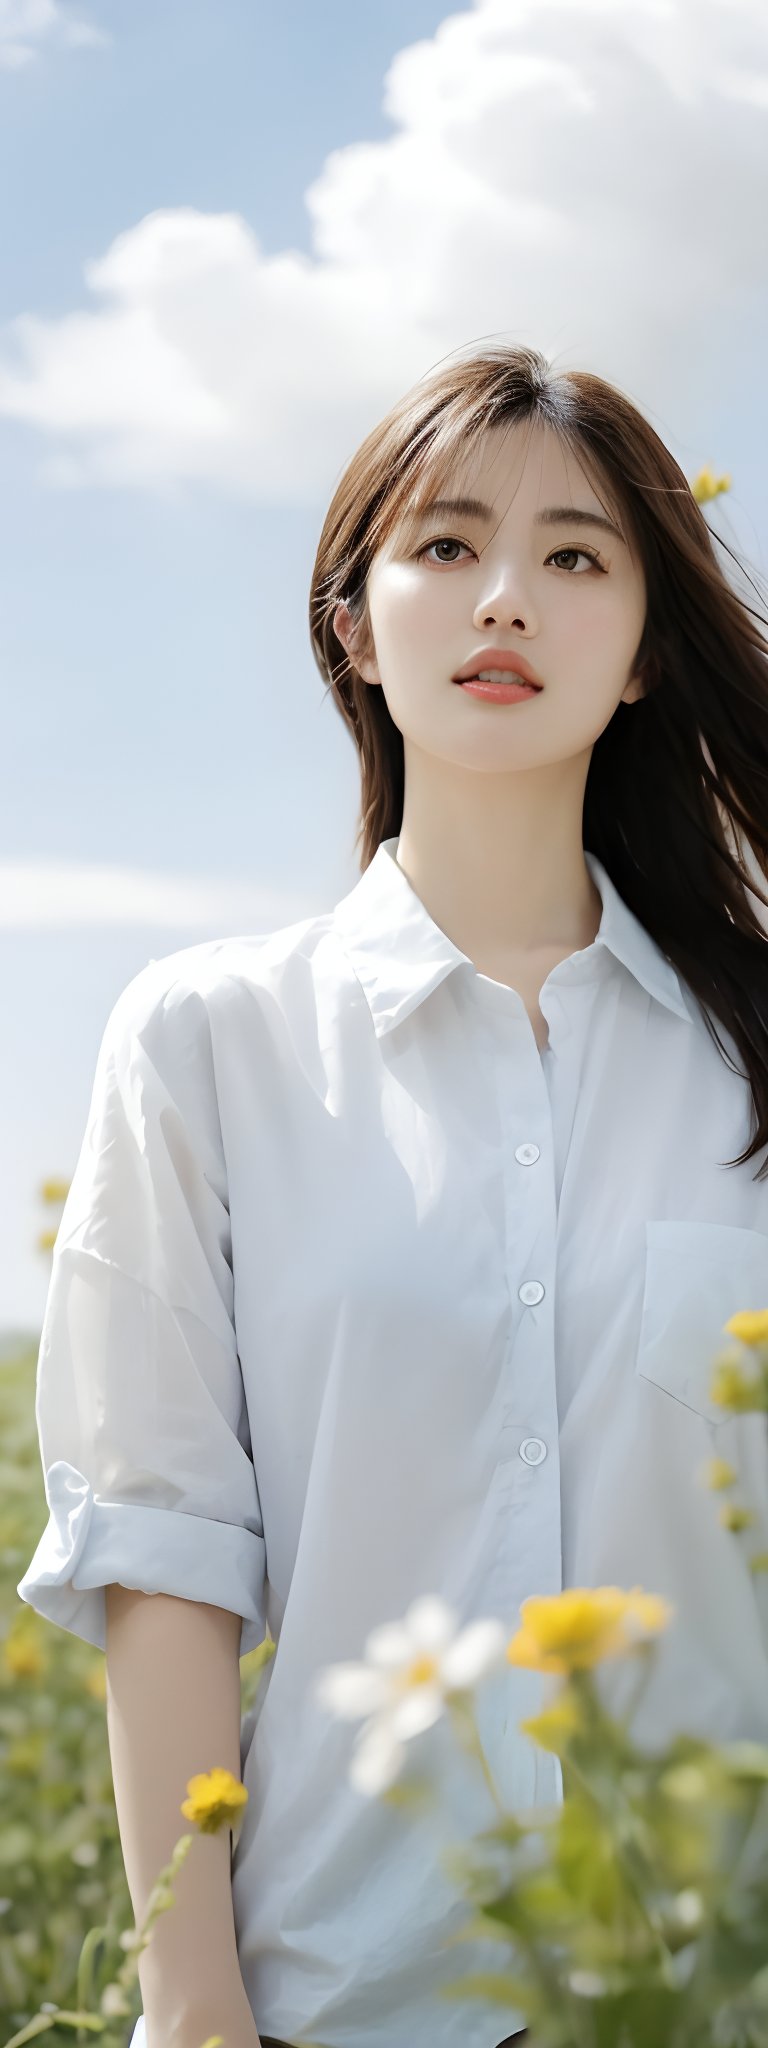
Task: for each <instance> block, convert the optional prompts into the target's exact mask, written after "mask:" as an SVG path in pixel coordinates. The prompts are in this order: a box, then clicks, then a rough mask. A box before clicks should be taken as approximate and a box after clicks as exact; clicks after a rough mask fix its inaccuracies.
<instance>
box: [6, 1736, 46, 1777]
mask: <svg viewBox="0 0 768 2048" xmlns="http://www.w3.org/2000/svg"><path fill="white" fill-rule="evenodd" d="M44 1743H45V1737H44V1735H43V1734H42V1733H41V1732H36V1733H35V1734H33V1735H22V1736H20V1737H19V1740H18V1742H11V1743H10V1744H9V1747H8V1754H7V1756H6V1764H7V1766H8V1769H9V1771H11V1772H12V1773H13V1776H14V1777H16V1778H36V1777H38V1775H39V1772H40V1762H41V1758H42V1753H43V1748H44Z"/></svg>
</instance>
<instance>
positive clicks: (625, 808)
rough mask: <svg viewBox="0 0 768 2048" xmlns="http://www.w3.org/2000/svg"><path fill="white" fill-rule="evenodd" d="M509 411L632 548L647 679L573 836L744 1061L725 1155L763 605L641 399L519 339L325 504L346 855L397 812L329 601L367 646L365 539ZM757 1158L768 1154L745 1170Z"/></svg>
mask: <svg viewBox="0 0 768 2048" xmlns="http://www.w3.org/2000/svg"><path fill="white" fill-rule="evenodd" d="M515 421H527V422H531V423H532V424H535V423H538V422H542V423H544V424H546V425H547V426H549V427H551V428H553V429H554V431H555V432H556V433H557V434H558V436H559V438H560V441H561V444H564V445H565V446H567V447H568V448H570V449H572V450H574V451H575V453H576V456H577V460H578V461H579V462H580V465H581V467H582V469H583V470H584V473H585V474H587V475H588V476H589V478H590V481H591V482H592V484H593V486H594V488H595V490H596V492H597V494H598V497H600V498H601V502H602V503H603V505H604V507H605V509H606V510H607V511H608V512H609V515H610V516H612V517H614V518H615V519H616V520H617V523H618V524H619V526H620V527H621V528H622V530H623V531H624V532H625V534H626V533H627V531H628V537H630V538H631V544H632V545H636V546H637V548H638V549H639V552H640V556H641V559H642V563H643V567H644V571H645V579H646V593H647V612H646V621H645V627H644V631H643V637H642V640H641V642H640V646H639V649H638V655H637V666H638V667H639V668H640V669H641V671H642V674H643V680H644V688H645V695H644V696H643V697H642V698H641V699H638V700H637V701H636V702H635V703H633V704H632V705H628V704H626V703H624V702H620V703H619V704H618V705H617V708H616V710H615V712H614V714H613V716H612V718H611V719H610V720H609V722H608V724H607V726H606V727H605V729H604V731H603V732H601V733H600V734H599V736H598V738H597V740H596V741H595V744H594V747H593V750H592V755H591V758H590V764H589V770H588V773H587V780H586V787H585V792H584V814H583V842H584V846H585V847H586V848H587V849H588V850H589V851H591V852H592V853H594V854H596V855H597V858H598V860H600V861H602V863H603V865H604V867H605V868H606V870H607V872H608V874H609V875H610V877H611V880H612V881H613V882H614V884H615V886H616V888H617V889H618V891H619V894H620V895H621V896H622V897H623V899H624V901H625V903H627V904H628V905H629V908H630V910H632V911H634V914H635V916H636V917H637V918H639V919H640V922H641V923H642V924H643V925H644V926H645V927H646V930H647V931H648V932H650V934H651V936H652V938H653V939H654V940H655V941H656V943H657V945H658V946H659V947H660V948H661V950H662V952H663V953H664V954H666V956H667V958H668V959H670V960H671V961H672V962H673V964H674V965H675V967H677V969H678V970H679V972H680V974H681V975H682V976H683V978H684V980H685V981H686V982H687V983H688V985H689V987H690V988H691V990H692V991H693V993H694V995H695V996H696V998H697V1000H698V1001H699V1004H700V1005H701V1008H702V1014H703V1016H704V1019H705V1022H706V1025H707V1029H708V1031H709V1033H710V1036H711V1037H712V1039H713V1040H714V1042H715V1043H716V1044H717V1046H718V1049H719V1051H720V1052H721V1054H722V1056H723V1058H724V1059H725V1061H726V1064H728V1065H729V1066H730V1067H731V1069H732V1071H734V1072H737V1071H738V1069H737V1068H736V1067H735V1065H734V1062H733V1059H732V1058H731V1056H730V1053H729V1051H728V1049H727V1048H726V1047H725V1046H724V1044H723V1042H722V1039H721V1037H720V1035H719V1033H718V1032H717V1030H716V1028H715V1026H714V1021H713V1020H714V1018H718V1019H719V1020H720V1023H721V1024H722V1025H723V1026H724V1027H725V1029H726V1032H727V1033H729V1034H730V1037H731V1039H732V1041H733V1044H734V1046H735V1047H736V1049H737V1050H738V1052H739V1053H740V1054H741V1056H742V1058H743V1060H744V1062H745V1067H746V1073H742V1075H741V1078H742V1079H747V1080H748V1081H749V1085H750V1088H751V1092H752V1102H753V1111H754V1119H755V1122H754V1127H753V1131H752V1133H751V1134H750V1135H751V1142H750V1144H749V1146H748V1148H747V1150H746V1151H744V1152H743V1153H741V1154H740V1155H739V1157H738V1159H734V1160H728V1161H723V1162H721V1163H723V1164H727V1165H733V1166H740V1165H743V1164H744V1163H745V1162H746V1161H747V1160H749V1159H752V1158H754V1157H755V1155H756V1153H757V1152H758V1151H759V1150H760V1149H761V1147H762V1146H764V1145H766V1144H768V936H767V935H766V931H765V929H764V927H763V924H762V923H761V921H760V919H759V917H758V915H757V914H756V910H755V908H754V907H753V904H752V903H751V902H750V900H749V896H748V895H747V894H746V893H745V892H746V891H747V890H751V891H754V892H755V893H756V894H757V895H758V896H759V898H760V901H761V903H764V904H766V906H767V907H768V896H766V895H765V893H764V891H763V888H762V887H761V881H762V882H765V881H768V666H767V665H766V655H767V654H768V641H767V640H766V639H765V637H764V636H763V634H762V633H761V632H760V631H759V629H758V626H757V625H756V624H754V623H753V621H754V620H755V619H757V618H762V615H761V614H759V613H756V612H753V611H752V609H751V607H750V606H748V605H747V604H746V603H745V602H744V600H743V599H742V598H741V597H740V596H738V595H737V593H736V591H735V589H733V588H732V587H731V585H730V583H729V582H728V581H727V580H726V577H725V575H724V573H723V571H722V569H721V568H720V565H719V562H718V560H717V557H716V555H715V550H714V546H713V535H712V533H711V530H710V528H709V526H708V524H707V521H706V519H705V517H704V514H703V512H702V509H701V506H700V504H699V503H698V502H697V498H696V497H695V496H694V493H693V491H692V489H691V486H690V484H689V482H688V480H687V478H686V477H685V475H684V474H683V471H682V470H681V469H680V468H679V466H678V464H677V463H676V462H675V460H674V458H673V456H672V455H671V454H670V453H669V450H668V449H667V448H665V446H664V443H663V441H661V440H660V439H659V436H658V435H657V434H656V433H655V432H654V429H653V427H651V426H650V425H649V423H648V421H647V420H645V419H644V418H643V417H642V414H641V413H640V412H638V411H637V409H636V407H635V406H634V405H632V404H631V403H630V401H629V399H628V398H626V397H625V396H624V394H623V393H622V392H621V391H619V390H617V389H616V388H615V387H614V386H613V385H611V384H608V383H606V382H604V380H603V379H602V378H601V377H595V376H592V375H590V374H589V373H588V372H586V371H581V370H570V371H568V372H565V373H558V374H556V373H555V372H554V370H553V369H552V368H551V366H550V365H549V364H548V363H547V361H546V359H545V357H544V356H542V355H540V354H539V353H538V352H537V351H536V350H534V349H529V348H515V347H512V346H507V345H504V344H492V345H486V346H484V347H483V348H481V349H480V350H474V351H473V352H472V353H471V354H470V355H469V356H462V355H461V354H459V355H458V356H456V357H452V358H449V359H448V361H447V362H446V363H444V364H441V365H440V366H439V368H438V369H437V370H436V371H433V372H431V373H430V374H429V375H428V376H427V377H426V378H424V379H422V380H420V381H419V382H418V383H417V384H416V385H415V386H414V387H413V388H412V389H411V390H410V391H408V392H407V393H406V394H405V396H404V397H403V398H401V399H400V400H399V401H398V403H397V404H396V405H394V406H393V407H392V410H391V411H390V412H389V413H387V415H386V417H385V418H384V419H383V420H382V421H380V423H379V424H378V425H377V426H376V427H374V429H373V431H372V432H371V433H370V434H369V435H368V436H367V438H366V440H365V441H363V443H362V445H361V447H360V448H358V450H357V452H356V454H355V455H354V456H353V457H352V460H351V462H350V463H349V464H348V466H347V468H346V469H345V471H344V473H343V476H342V478H341V481H340V483H339V485H338V487H337V489H336V491H335V493H334V496H333V499H332V502H331V504H330V506H329V509H328V513H327V515H326V518H325V522H324V525H323V529H322V532H321V535H320V542H319V546H318V549H317V555H316V558H315V564H314V569H313V573H312V582H311V588H310V600H309V624H310V634H311V639H312V648H313V652H314V656H315V660H316V662H317V665H318V668H319V669H320V673H321V675H322V676H323V677H324V678H325V680H326V682H327V684H328V688H329V690H330V692H331V695H332V699H333V702H334V703H335V705H336V707H337V710H338V711H339V712H340V714H341V716H342V718H343V719H344V722H345V724H346V725H347V726H348V728H349V730H350V732H351V734H352V737H353V740H354V742H355V745H356V747H357V749H358V753H359V757H360V773H361V806H360V828H359V831H358V834H357V839H356V845H358V846H359V845H360V842H361V841H362V849H361V858H360V866H361V871H363V870H364V869H365V868H367V866H368V865H369V862H370V861H371V860H372V859H373V856H374V854H375V852H376V850H377V847H378V846H379V845H380V843H381V841H382V839H387V838H391V837H392V836H394V835H397V834H398V833H399V832H400V829H401V826H402V820H403V800H404V787H405V782H404V749H403V737H402V733H401V732H400V730H399V728H398V727H397V726H396V725H395V723H394V720H393V719H392V717H391V715H390V712H389V711H388V708H387V703H386V699H385V696H384V692H383V690H381V689H371V688H370V687H369V686H368V685H367V684H366V683H365V682H364V681H363V679H362V677H361V676H360V675H359V674H358V673H357V671H356V669H355V668H354V667H353V665H352V663H351V661H350V659H349V657H348V656H347V653H346V650H345V648H344V647H343V645H342V643H341V641H340V640H339V639H338V637H337V635H336V633H335V631H334V626H333V620H334V614H335V611H336V607H337V605H338V604H339V603H340V602H341V601H344V602H345V603H346V604H347V605H348V607H349V610H350V613H351V616H352V619H353V622H354V625H355V630H356V633H357V634H358V635H362V637H363V639H367V640H368V643H369V644H371V643H370V625H369V619H368V611H367V576H368V571H369V569H370V566H371V562H372V560H373V556H374V554H375V553H376V551H377V549H378V548H380V547H381V546H382V545H383V544H384V543H385V542H386V541H387V540H388V538H389V536H390V534H391V533H393V531H394V530H395V528H396V526H397V524H398V522H399V520H400V518H401V517H402V515H403V514H404V512H405V511H406V507H407V505H410V504H412V503H418V502H422V500H423V499H424V498H425V497H426V496H427V495H432V492H433V490H434V489H438V490H439V489H442V488H443V487H444V486H446V485H447V484H448V482H449V479H453V481H455V479H456V472H457V469H460V468H461V467H462V466H464V465H465V464H466V461H467V458H468V456H470V455H471V452H472V450H473V449H474V447H475V446H476V444H477V443H478V441H479V439H480V438H481V436H483V435H484V434H485V433H486V432H487V430H488V429H489V428H490V427H495V426H497V425H498V424H500V423H502V422H505V423H506V422H515ZM721 544H722V545H725V543H721ZM728 552H729V553H730V552H731V551H730V550H728ZM732 559H734V560H736V557H732ZM750 580H751V579H750ZM753 587H754V586H753ZM762 623H763V624H765V623H768V622H767V621H766V620H765V619H764V618H762ZM360 646H361V641H360V639H358V641H357V651H358V654H359V653H360ZM740 833H743V834H744V836H745V839H746V841H747V855H746V859H745V854H744V850H743V849H742V847H741V842H740V838H739V834H740ZM750 849H751V851H752V853H753V855H754V862H755V864H756V868H757V873H755V868H754V866H750V865H748V864H747V862H748V859H749V850H750ZM758 876H759V877H760V879H758ZM710 1013H711V1014H710ZM766 1176H768V1158H766V1160H765V1161H764V1163H763V1166H762V1167H761V1168H760V1170H759V1173H757V1174H755V1175H754V1176H753V1177H754V1178H755V1179H763V1178H765V1177H766Z"/></svg>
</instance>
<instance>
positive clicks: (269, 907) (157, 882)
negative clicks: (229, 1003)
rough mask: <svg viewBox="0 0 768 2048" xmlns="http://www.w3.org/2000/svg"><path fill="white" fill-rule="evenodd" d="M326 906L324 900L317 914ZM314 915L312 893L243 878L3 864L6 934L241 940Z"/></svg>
mask: <svg viewBox="0 0 768 2048" xmlns="http://www.w3.org/2000/svg"><path fill="white" fill-rule="evenodd" d="M310 894H311V892H310ZM323 907H325V899H323V902H321V901H320V900H319V899H318V901H317V903H316V905H315V909H317V910H320V909H322V908H323ZM312 914H313V907H312V903H311V901H309V900H308V896H307V890H306V888H303V889H302V891H301V897H300V899H299V897H298V896H296V897H294V896H291V895H289V894H288V893H287V892H286V891H285V890H284V889H283V890H281V889H275V888H272V886H271V885H270V884H269V883H266V882H257V881H253V882H244V881H243V880H242V877H238V878H236V879H235V878H233V879H232V880H227V879H226V878H224V879H220V880H214V881H206V880H205V879H204V878H203V877H202V876H198V875H169V874H164V873H151V872H150V871H149V870H148V869H145V868H114V867H106V866H104V865H102V864H98V865H97V864H93V863H91V864H87V863H86V862H76V861H70V862H67V861H56V862H55V863H53V862H48V861H42V860H40V861H14V860H4V861H0V931H6V932H11V931H64V930H67V929H74V928H77V927H80V928H82V927H85V926H89V925H90V926H94V927H102V928H106V927H113V928H114V927H115V926H118V925H141V926H162V927H163V929H169V928H172V927H174V926H178V927H179V929H186V928H188V927H191V928H195V927H198V926H208V927H210V929H211V932H216V933H218V932H219V931H221V930H224V931H228V932H230V933H233V934H234V933H237V932H254V931H255V932H270V931H277V930H279V929H280V928H281V927H282V926H283V925H286V924H294V923H296V922H297V920H298V919H299V918H304V917H309V916H311V915H312Z"/></svg>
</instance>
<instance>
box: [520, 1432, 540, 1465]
mask: <svg viewBox="0 0 768 2048" xmlns="http://www.w3.org/2000/svg"><path fill="white" fill-rule="evenodd" d="M546 1455H547V1446H546V1444H544V1443H542V1441H541V1437H540V1436H524V1437H523V1441H522V1443H521V1445H520V1457H521V1458H524V1460H525V1463H526V1465H540V1464H541V1461H542V1459H543V1458H546Z"/></svg>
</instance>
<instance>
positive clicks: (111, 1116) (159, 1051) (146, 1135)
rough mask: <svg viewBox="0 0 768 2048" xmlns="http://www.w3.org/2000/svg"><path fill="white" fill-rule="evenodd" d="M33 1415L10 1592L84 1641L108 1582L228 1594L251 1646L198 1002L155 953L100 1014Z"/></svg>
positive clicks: (256, 1586)
mask: <svg viewBox="0 0 768 2048" xmlns="http://www.w3.org/2000/svg"><path fill="white" fill-rule="evenodd" d="M193 950H196V949H193ZM182 957H183V956H179V955H177V956H175V958H176V960H177V961H178V960H179V959H180V958H182ZM35 1418H36V1422H37V1430H38V1437H39V1442H40V1453H41V1458H42V1464H43V1471H44V1475H45V1493H46V1500H47V1504H48V1509H49V1518H48V1523H47V1526H46V1528H45V1529H44V1531H43V1534H42V1536H41V1538H40V1541H39V1543H38V1546H37V1549H36V1551H35V1554H34V1557H33V1558H32V1561H31V1563H30V1565H29V1567H28V1569H27V1571H26V1572H25V1574H24V1577H23V1578H22V1579H21V1581H20V1583H19V1585H18V1587H17V1592H18V1594H19V1596H20V1598H21V1599H22V1600H25V1601H27V1602H28V1604H29V1605H30V1606H31V1607H34V1608H36V1610H37V1612H38V1613H39V1614H41V1615H44V1616H45V1617H46V1619H47V1620H48V1621H53V1622H56V1623H57V1624H58V1625H59V1627H61V1628H65V1629H68V1630H70V1631H71V1633H72V1634H73V1635H77V1636H81V1637H82V1638H83V1640H84V1641H86V1642H89V1643H93V1644H95V1645H96V1647H97V1648H99V1649H102V1650H103V1649H105V1648H106V1617H105V1599H104V1588H105V1586H107V1585H110V1584H111V1583H112V1582H113V1581H116V1582H118V1583H119V1584H121V1585H123V1586H128V1587H133V1588H138V1589H140V1590H141V1591H142V1592H145V1593H171V1594H175V1595H177V1596H179V1597H181V1598H182V1599H186V1600H202V1601H207V1602H209V1603H210V1604H211V1605H214V1606H217V1607H226V1608H229V1609H231V1611H232V1612H233V1613H235V1614H240V1615H241V1616H242V1621H243V1628H242V1634H241V1642H240V1655H241V1656H245V1654H246V1652H247V1651H248V1650H250V1649H253V1648H255V1647H256V1645H257V1644H258V1643H260V1642H261V1641H262V1640H263V1638H264V1635H265V1633H266V1623H265V1615H264V1537H263V1526H262V1519H261V1512H260V1506H259V1498H258V1488H257V1483H256V1474H255V1469H254V1461H253V1449H252V1444H251V1438H250V1428H249V1421H248V1411H247V1405H246V1398H245V1390H244V1385H243V1376H242V1371H241V1366H240V1359H239V1356H238V1345H237V1335H236V1329H235V1321H234V1275H233V1268H232V1233H231V1224H230V1212H229V1194H228V1186H227V1174H226V1162H225V1158H224V1150H223V1145H222V1138H221V1127H220V1121H219V1114H218V1105H217V1097H216V1085H215V1073H214V1063H213V1053H212V1046H211V1034H210V1018H209V1014H208V1009H207V1006H206V1002H205V999H204V995H203V993H202V992H201V990H200V989H199V988H198V987H196V986H193V985H191V977H187V976H182V977H181V978H178V977H177V976H175V975H174V974H173V973H172V972H171V970H170V969H169V967H168V963H167V962H163V961H151V962H150V964H149V966H148V967H145V968H144V969H143V970H142V971H141V973H140V974H138V975H137V976H136V977H135V979H134V980H133V981H132V982H130V983H129V985H128V987H127V988H126V989H124V990H123V993H122V994H121V995H120V997H119V998H118V1001H117V1003H116V1004H115V1007H114V1009H113V1010H112V1013H111V1015H110V1017H109V1019H108V1021H107V1025H106V1029H105V1031H104V1035H103V1038H102V1042H101V1046H100V1049H99V1054H98V1059H97V1065H96V1074H95V1079H94V1084H93V1092H92V1097H91V1104H90V1110H89V1114H88V1122H87V1127H86V1131H85V1136H84V1138H83V1142H82V1146H81V1150H80V1155H79V1158H78V1161H77V1164H76V1167H75V1173H74V1177H73V1179H72V1182H71V1185H70V1188H69V1192H68V1195H67V1200H66V1203H65V1205H64V1210H63V1214H62V1218H61V1223H60V1226H59V1231H58V1234H57V1238H56V1243H55V1246H54V1251H53V1263H52V1272H51V1279H50V1284H49V1289H48V1296H47V1300H46V1305H45V1314H44V1319H43V1328H42V1335H41V1342H40V1350H39V1355H38V1362H37V1380H36V1399H35Z"/></svg>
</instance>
